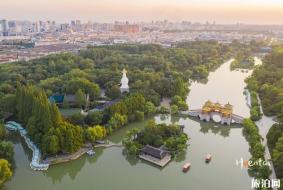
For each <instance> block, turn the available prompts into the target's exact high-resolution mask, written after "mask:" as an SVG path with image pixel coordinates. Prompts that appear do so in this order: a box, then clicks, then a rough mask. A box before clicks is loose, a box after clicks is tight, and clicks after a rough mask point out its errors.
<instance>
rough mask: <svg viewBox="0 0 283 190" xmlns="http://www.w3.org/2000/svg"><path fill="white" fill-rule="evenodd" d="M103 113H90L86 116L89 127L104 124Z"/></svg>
mask: <svg viewBox="0 0 283 190" xmlns="http://www.w3.org/2000/svg"><path fill="white" fill-rule="evenodd" d="M102 119H103V113H102V112H101V111H95V112H90V113H89V114H88V115H87V116H86V123H87V124H88V125H99V124H101V123H102Z"/></svg>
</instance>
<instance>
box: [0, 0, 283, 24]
mask: <svg viewBox="0 0 283 190" xmlns="http://www.w3.org/2000/svg"><path fill="white" fill-rule="evenodd" d="M0 1H1V2H0V18H6V19H18V20H24V19H27V20H56V21H59V22H64V21H69V20H72V19H81V20H83V21H88V20H91V21H99V22H112V21H115V20H120V21H125V20H128V21H151V20H163V19H168V20H170V21H182V20H190V21H197V22H205V21H210V22H211V21H216V22H218V23H237V22H242V23H255V24H283V0H0Z"/></svg>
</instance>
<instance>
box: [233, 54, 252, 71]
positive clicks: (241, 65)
mask: <svg viewBox="0 0 283 190" xmlns="http://www.w3.org/2000/svg"><path fill="white" fill-rule="evenodd" d="M254 65H255V61H254V58H253V57H252V56H237V57H236V59H235V60H234V61H233V62H232V63H231V66H230V67H231V70H235V69H252V68H253V67H254Z"/></svg>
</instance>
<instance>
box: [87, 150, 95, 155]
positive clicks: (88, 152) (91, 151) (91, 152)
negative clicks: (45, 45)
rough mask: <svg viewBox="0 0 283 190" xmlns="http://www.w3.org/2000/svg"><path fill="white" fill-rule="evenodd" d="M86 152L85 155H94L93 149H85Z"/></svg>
mask: <svg viewBox="0 0 283 190" xmlns="http://www.w3.org/2000/svg"><path fill="white" fill-rule="evenodd" d="M86 153H87V155H89V156H94V155H95V152H94V151H93V150H89V151H87V152H86Z"/></svg>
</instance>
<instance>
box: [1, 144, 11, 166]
mask: <svg viewBox="0 0 283 190" xmlns="http://www.w3.org/2000/svg"><path fill="white" fill-rule="evenodd" d="M13 157H14V149H13V144H12V143H10V142H6V141H1V142H0V158H3V159H6V160H8V161H9V162H12V161H13Z"/></svg>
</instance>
